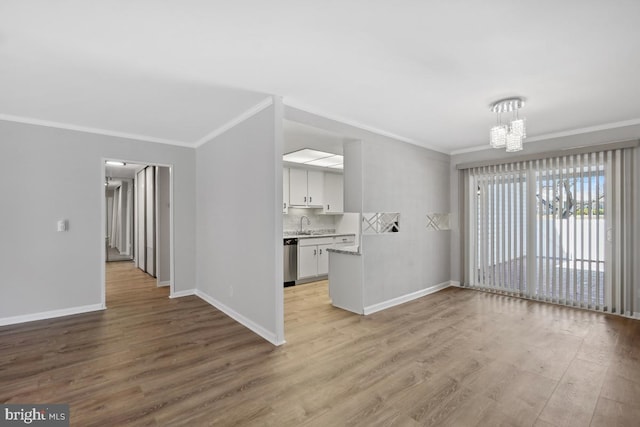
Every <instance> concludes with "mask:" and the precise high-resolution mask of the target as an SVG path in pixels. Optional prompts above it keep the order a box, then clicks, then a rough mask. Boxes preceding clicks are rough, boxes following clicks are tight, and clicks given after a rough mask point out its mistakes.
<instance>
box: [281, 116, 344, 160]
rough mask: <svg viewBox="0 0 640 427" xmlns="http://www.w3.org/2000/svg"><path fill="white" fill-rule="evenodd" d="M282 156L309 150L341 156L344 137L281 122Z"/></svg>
mask: <svg viewBox="0 0 640 427" xmlns="http://www.w3.org/2000/svg"><path fill="white" fill-rule="evenodd" d="M282 133H283V150H282V153H283V154H288V153H291V152H293V151H298V150H302V149H303V148H311V149H313V150H318V151H326V152H328V153H332V154H343V144H344V141H345V137H343V136H342V135H338V134H335V133H332V132H329V131H327V130H324V129H319V128H316V127H313V126H307V125H304V124H302V123H297V122H292V121H291V120H283V122H282Z"/></svg>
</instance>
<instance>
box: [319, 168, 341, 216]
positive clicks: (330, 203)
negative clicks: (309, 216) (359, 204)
mask: <svg viewBox="0 0 640 427" xmlns="http://www.w3.org/2000/svg"><path fill="white" fill-rule="evenodd" d="M322 201H323V204H322V211H323V212H324V213H328V214H332V213H342V212H343V211H344V179H343V177H342V174H339V173H331V172H325V174H324V195H323V198H322Z"/></svg>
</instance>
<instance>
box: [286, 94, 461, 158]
mask: <svg viewBox="0 0 640 427" xmlns="http://www.w3.org/2000/svg"><path fill="white" fill-rule="evenodd" d="M282 102H283V104H284V105H285V106H287V107H291V108H295V109H297V110H300V111H304V112H306V113H309V114H313V115H315V116H319V117H322V118H325V119H329V120H333V121H336V122H339V123H343V124H345V125H349V126H352V127H354V128H358V129H361V130H364V131H367V132H371V133H375V134H377V135H381V136H386V137H387V138H391V139H395V140H398V141H402V142H406V143H409V144H413V145H417V146H419V147H422V148H427V149H429V150H433V151H437V152H439V153H443V154H449V151H448V150H445V149H443V148H440V147H436V146H434V145H432V144H428V143H425V142H422V141H417V140H415V139H411V138H406V137H404V136H401V135H397V134H395V133H392V132H387V131H385V130H382V129H378V128H375V127H373V126H368V125H365V124H362V123H359V122H356V121H354V120H350V119H347V118H344V117H340V116H337V115H334V114H330V113H326V112H324V111H319V110H317V109H315V108H314V107H311V106H308V105H305V104H302V103H299V102H297V101H295V100H291V99H290V98H286V97H285V98H283V100H282Z"/></svg>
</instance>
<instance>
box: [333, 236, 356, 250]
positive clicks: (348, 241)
mask: <svg viewBox="0 0 640 427" xmlns="http://www.w3.org/2000/svg"><path fill="white" fill-rule="evenodd" d="M355 244H356V236H354V235H353V234H352V235H347V236H336V237H335V239H334V243H333V247H334V248H336V249H340V247H342V246H353V245H355Z"/></svg>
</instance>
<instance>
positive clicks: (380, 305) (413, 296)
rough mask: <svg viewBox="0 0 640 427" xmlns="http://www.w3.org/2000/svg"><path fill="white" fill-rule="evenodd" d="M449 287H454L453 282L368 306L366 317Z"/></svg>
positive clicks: (439, 284)
mask: <svg viewBox="0 0 640 427" xmlns="http://www.w3.org/2000/svg"><path fill="white" fill-rule="evenodd" d="M449 286H452V282H451V281H447V282H442V283H438V284H437V285H433V286H430V287H428V288H425V289H420V290H419V291H416V292H411V293H410V294H406V295H402V296H399V297H396V298H392V299H390V300H387V301H383V302H379V303H377V304H373V305H370V306H367V307H365V308H364V315H365V316H366V315H367V314H371V313H375V312H377V311H381V310H384V309H386V308H390V307H394V306H396V305H400V304H404V303H405V302H409V301H413V300H414V299H418V298H422V297H423V296H425V295H429V294H432V293H434V292H438V291H440V290H442V289H445V288H448V287H449Z"/></svg>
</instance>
